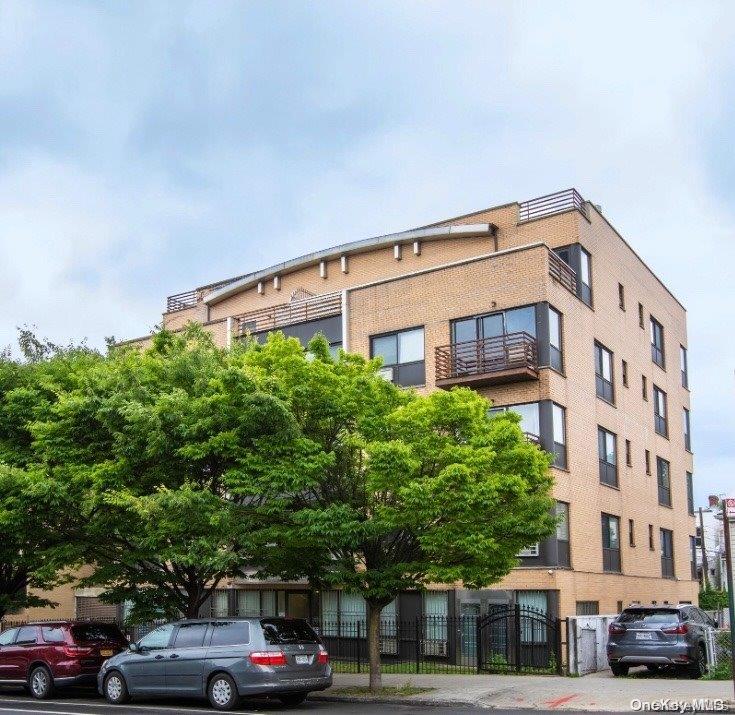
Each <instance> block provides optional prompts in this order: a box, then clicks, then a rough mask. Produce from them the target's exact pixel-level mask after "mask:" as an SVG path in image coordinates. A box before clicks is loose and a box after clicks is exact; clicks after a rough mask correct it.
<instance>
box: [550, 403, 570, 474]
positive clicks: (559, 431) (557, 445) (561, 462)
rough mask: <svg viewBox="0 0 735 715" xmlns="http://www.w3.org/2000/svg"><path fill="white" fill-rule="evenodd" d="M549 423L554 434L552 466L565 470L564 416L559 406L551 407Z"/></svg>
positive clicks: (565, 429)
mask: <svg viewBox="0 0 735 715" xmlns="http://www.w3.org/2000/svg"><path fill="white" fill-rule="evenodd" d="M551 421H552V427H553V434H554V466H555V467H561V468H562V469H566V468H567V437H566V432H567V427H566V414H565V410H564V408H563V407H562V406H561V405H557V404H556V403H555V402H554V403H553V404H552V405H551Z"/></svg>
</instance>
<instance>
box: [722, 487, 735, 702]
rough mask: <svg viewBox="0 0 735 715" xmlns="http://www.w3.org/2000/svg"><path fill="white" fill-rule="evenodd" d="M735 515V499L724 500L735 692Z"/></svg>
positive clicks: (726, 567) (734, 684) (731, 660)
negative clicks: (734, 527)
mask: <svg viewBox="0 0 735 715" xmlns="http://www.w3.org/2000/svg"><path fill="white" fill-rule="evenodd" d="M731 514H732V515H733V516H735V499H723V500H722V527H723V529H724V530H725V569H726V572H727V600H728V605H729V607H730V663H732V684H733V691H734V692H735V592H734V591H733V585H732V544H731V543H730V541H731V539H730V515H731Z"/></svg>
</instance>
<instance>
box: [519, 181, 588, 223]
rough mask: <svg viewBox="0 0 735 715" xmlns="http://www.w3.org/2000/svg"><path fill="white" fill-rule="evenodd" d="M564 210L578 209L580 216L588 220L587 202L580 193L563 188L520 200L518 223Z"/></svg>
mask: <svg viewBox="0 0 735 715" xmlns="http://www.w3.org/2000/svg"><path fill="white" fill-rule="evenodd" d="M566 211H579V212H580V213H581V214H582V216H584V217H585V218H586V219H588V220H589V216H588V215H587V204H586V202H585V200H584V199H583V198H582V196H581V195H580V193H579V192H578V191H577V190H576V189H565V190H564V191H556V192H554V193H553V194H547V195H546V196H539V197H538V198H535V199H529V200H528V201H522V202H521V203H520V204H518V223H523V222H524V221H533V220H534V219H537V218H544V217H546V216H554V215H555V214H561V213H565V212H566Z"/></svg>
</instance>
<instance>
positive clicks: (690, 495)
mask: <svg viewBox="0 0 735 715" xmlns="http://www.w3.org/2000/svg"><path fill="white" fill-rule="evenodd" d="M687 511H688V512H689V513H690V514H694V480H693V477H692V473H691V472H687Z"/></svg>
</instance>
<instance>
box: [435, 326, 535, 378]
mask: <svg viewBox="0 0 735 715" xmlns="http://www.w3.org/2000/svg"><path fill="white" fill-rule="evenodd" d="M523 368H528V369H531V370H537V369H538V348H537V343H536V338H534V337H533V336H531V335H529V334H528V333H525V332H519V333H507V334H505V335H498V336H495V337H492V338H484V339H482V340H468V341H466V342H462V343H454V344H452V345H442V346H440V347H437V348H436V379H437V380H450V379H454V378H462V377H469V376H472V375H486V374H491V373H498V372H504V371H506V370H516V369H523Z"/></svg>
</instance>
